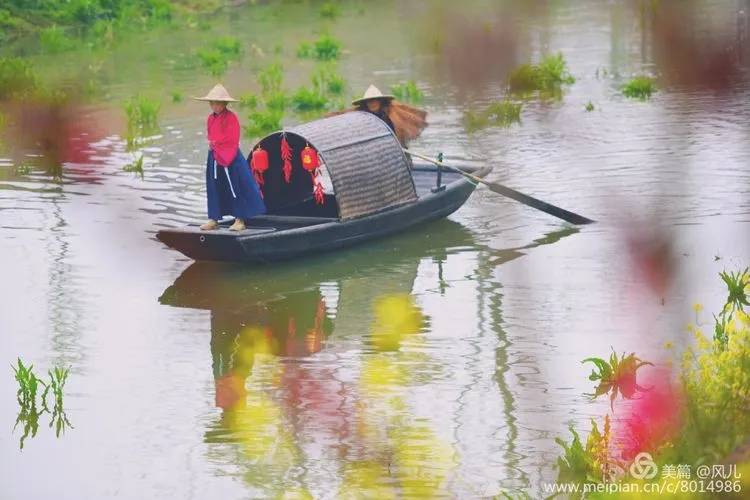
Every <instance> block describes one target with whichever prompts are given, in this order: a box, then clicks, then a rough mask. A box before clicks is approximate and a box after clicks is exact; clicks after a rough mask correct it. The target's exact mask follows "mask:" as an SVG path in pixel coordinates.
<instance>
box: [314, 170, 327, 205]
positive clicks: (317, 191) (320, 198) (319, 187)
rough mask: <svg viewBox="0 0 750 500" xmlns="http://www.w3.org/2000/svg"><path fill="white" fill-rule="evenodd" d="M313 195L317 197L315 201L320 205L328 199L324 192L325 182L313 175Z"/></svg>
mask: <svg viewBox="0 0 750 500" xmlns="http://www.w3.org/2000/svg"><path fill="white" fill-rule="evenodd" d="M313 196H314V197H315V203H317V204H318V205H322V204H323V203H324V202H325V200H326V197H325V195H324V194H323V184H321V183H320V181H319V180H318V178H317V177H315V176H313Z"/></svg>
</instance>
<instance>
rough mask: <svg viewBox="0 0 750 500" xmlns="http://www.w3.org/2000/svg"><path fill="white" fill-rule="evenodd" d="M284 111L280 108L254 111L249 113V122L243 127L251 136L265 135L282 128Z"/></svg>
mask: <svg viewBox="0 0 750 500" xmlns="http://www.w3.org/2000/svg"><path fill="white" fill-rule="evenodd" d="M283 117H284V113H283V112H281V111H278V110H273V109H268V110H265V111H253V112H251V113H250V114H249V115H248V118H249V123H248V124H247V125H245V126H244V127H243V129H244V132H245V136H247V137H249V138H259V137H265V136H266V135H268V134H270V133H271V132H276V131H277V130H281V120H282V118H283Z"/></svg>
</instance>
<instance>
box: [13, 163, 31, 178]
mask: <svg viewBox="0 0 750 500" xmlns="http://www.w3.org/2000/svg"><path fill="white" fill-rule="evenodd" d="M30 173H31V165H29V164H28V163H21V164H20V165H18V166H17V167H16V175H29V174H30Z"/></svg>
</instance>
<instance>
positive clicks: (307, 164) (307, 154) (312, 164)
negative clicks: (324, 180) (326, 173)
mask: <svg viewBox="0 0 750 500" xmlns="http://www.w3.org/2000/svg"><path fill="white" fill-rule="evenodd" d="M300 157H301V158H302V166H303V167H304V168H305V170H307V171H308V172H310V173H313V172H315V170H316V169H317V168H318V167H319V166H320V160H319V159H318V153H317V151H315V150H314V149H313V148H311V147H310V146H309V145H308V146H305V149H303V150H302V154H301V155H300Z"/></svg>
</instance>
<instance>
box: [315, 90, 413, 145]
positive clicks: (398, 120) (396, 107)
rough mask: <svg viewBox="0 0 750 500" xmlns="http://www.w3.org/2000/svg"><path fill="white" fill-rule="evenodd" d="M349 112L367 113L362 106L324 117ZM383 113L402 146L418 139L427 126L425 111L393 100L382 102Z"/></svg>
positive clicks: (364, 106) (365, 108)
mask: <svg viewBox="0 0 750 500" xmlns="http://www.w3.org/2000/svg"><path fill="white" fill-rule="evenodd" d="M350 111H365V112H367V107H366V105H362V106H361V107H359V106H355V107H353V108H349V109H344V110H341V111H334V112H331V113H328V114H327V115H326V116H336V115H340V114H343V113H348V112H350ZM383 111H385V113H386V114H387V115H388V118H389V119H390V120H391V123H393V128H394V132H395V134H396V137H398V140H399V141H401V144H402V145H404V146H405V145H406V143H407V142H409V141H413V140H414V139H416V138H417V137H419V135H420V134H421V133H422V131H423V130H424V129H425V127H427V125H428V124H427V112H426V111H423V110H421V109H418V108H415V107H414V106H410V105H408V104H404V103H403V102H399V101H397V100H395V99H391V100H390V102H383Z"/></svg>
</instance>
